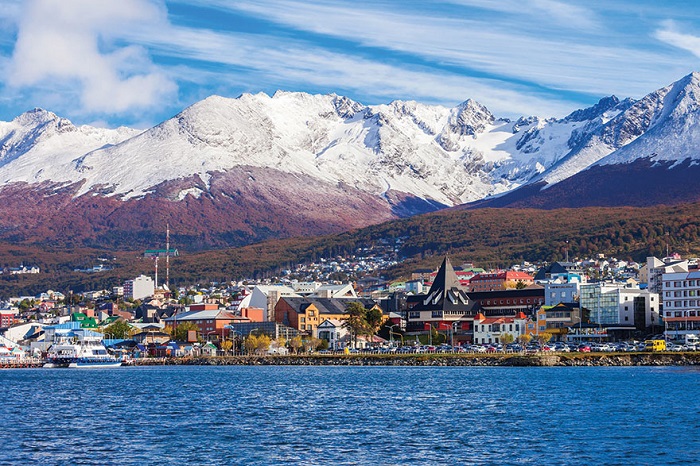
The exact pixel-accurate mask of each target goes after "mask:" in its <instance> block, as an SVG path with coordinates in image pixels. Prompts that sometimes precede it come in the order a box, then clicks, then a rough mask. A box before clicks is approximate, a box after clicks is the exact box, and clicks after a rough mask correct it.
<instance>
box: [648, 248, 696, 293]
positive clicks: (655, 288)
mask: <svg viewBox="0 0 700 466" xmlns="http://www.w3.org/2000/svg"><path fill="white" fill-rule="evenodd" d="M688 272H689V269H688V261H687V260H682V259H681V258H680V257H679V256H672V257H664V259H663V260H661V259H657V258H656V257H647V263H646V265H645V266H642V269H641V270H640V271H639V278H640V280H641V281H642V282H644V283H647V284H648V288H649V290H650V291H651V292H652V293H657V294H660V293H661V291H662V290H661V289H662V288H663V286H662V285H663V275H664V274H668V273H688Z"/></svg>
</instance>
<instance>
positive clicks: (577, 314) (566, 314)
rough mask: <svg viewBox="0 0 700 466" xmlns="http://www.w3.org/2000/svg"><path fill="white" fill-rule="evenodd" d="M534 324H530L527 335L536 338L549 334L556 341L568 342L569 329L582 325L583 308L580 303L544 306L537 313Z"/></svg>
mask: <svg viewBox="0 0 700 466" xmlns="http://www.w3.org/2000/svg"><path fill="white" fill-rule="evenodd" d="M534 324H535V325H530V324H529V326H528V330H527V333H529V334H531V335H533V336H534V335H538V334H540V333H544V332H548V333H550V334H551V335H552V337H553V339H554V340H555V341H566V340H567V339H568V338H567V335H568V334H569V329H570V328H573V327H576V326H579V325H580V324H581V308H580V307H579V305H578V303H563V302H562V303H558V304H556V305H554V306H548V305H544V306H542V307H541V308H540V309H539V310H538V311H537V314H536V317H535V322H534Z"/></svg>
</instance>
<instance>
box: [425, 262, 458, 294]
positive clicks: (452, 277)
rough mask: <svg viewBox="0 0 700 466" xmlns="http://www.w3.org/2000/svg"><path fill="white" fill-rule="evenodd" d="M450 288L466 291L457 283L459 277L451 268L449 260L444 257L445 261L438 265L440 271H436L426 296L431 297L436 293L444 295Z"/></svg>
mask: <svg viewBox="0 0 700 466" xmlns="http://www.w3.org/2000/svg"><path fill="white" fill-rule="evenodd" d="M452 288H456V289H458V290H462V291H466V290H465V288H464V287H463V286H462V284H461V283H460V282H459V277H457V274H456V273H455V269H454V267H452V263H451V262H450V258H449V257H447V256H445V259H444V260H443V261H442V265H440V269H438V273H437V275H436V276H435V280H433V284H432V285H431V286H430V291H428V294H429V295H432V294H433V293H434V292H436V291H438V292H440V293H442V294H443V295H444V293H445V291H446V290H449V289H452Z"/></svg>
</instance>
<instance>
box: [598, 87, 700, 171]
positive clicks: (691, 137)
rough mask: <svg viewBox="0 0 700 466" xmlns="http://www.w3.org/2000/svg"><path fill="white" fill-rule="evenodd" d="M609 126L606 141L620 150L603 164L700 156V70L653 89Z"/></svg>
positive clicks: (678, 159) (680, 159) (609, 156)
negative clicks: (699, 148) (699, 149)
mask: <svg viewBox="0 0 700 466" xmlns="http://www.w3.org/2000/svg"><path fill="white" fill-rule="evenodd" d="M608 126H609V127H608V128H606V131H605V133H604V134H603V141H604V142H606V143H607V144H610V145H612V146H613V147H614V148H615V149H618V150H616V151H615V152H613V153H611V154H610V155H608V156H607V157H606V158H604V159H603V160H601V161H600V163H601V164H611V163H629V162H632V161H635V160H637V159H644V158H649V159H652V160H654V161H672V162H680V161H682V160H684V159H695V160H696V159H700V153H699V152H698V150H697V147H698V146H699V145H700V74H698V73H692V74H689V75H687V76H685V77H684V78H682V79H680V80H679V81H677V82H675V83H673V84H671V85H670V86H667V87H664V88H662V89H659V90H657V91H655V92H652V93H651V94H649V95H647V96H646V97H644V98H643V99H641V100H639V101H638V102H636V103H635V104H634V105H632V106H631V107H630V108H629V109H628V110H627V111H626V112H623V113H622V114H620V115H619V116H618V117H617V118H615V119H614V120H613V121H611V122H610V124H609V125H608Z"/></svg>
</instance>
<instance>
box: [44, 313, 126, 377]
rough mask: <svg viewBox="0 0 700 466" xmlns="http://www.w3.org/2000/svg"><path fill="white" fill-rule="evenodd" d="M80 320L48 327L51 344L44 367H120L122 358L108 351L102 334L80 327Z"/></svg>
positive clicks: (47, 332) (47, 333)
mask: <svg viewBox="0 0 700 466" xmlns="http://www.w3.org/2000/svg"><path fill="white" fill-rule="evenodd" d="M75 324H79V322H75V323H74V322H70V323H67V324H61V325H55V326H53V327H48V328H47V329H46V335H47V337H48V338H50V340H49V341H51V342H52V343H51V346H50V347H49V349H48V351H47V354H46V363H45V364H44V367H47V368H55V367H72V368H95V367H119V366H121V365H122V362H121V360H120V359H118V358H116V357H114V356H112V355H111V354H109V352H108V351H107V348H106V347H105V345H104V343H103V341H102V338H103V336H102V334H101V333H98V332H93V331H92V330H87V329H83V328H80V327H79V325H75Z"/></svg>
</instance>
